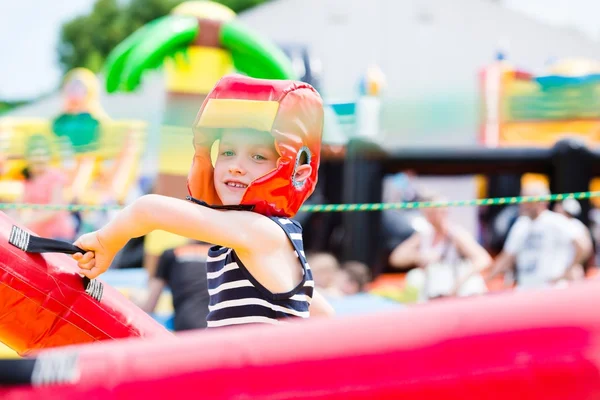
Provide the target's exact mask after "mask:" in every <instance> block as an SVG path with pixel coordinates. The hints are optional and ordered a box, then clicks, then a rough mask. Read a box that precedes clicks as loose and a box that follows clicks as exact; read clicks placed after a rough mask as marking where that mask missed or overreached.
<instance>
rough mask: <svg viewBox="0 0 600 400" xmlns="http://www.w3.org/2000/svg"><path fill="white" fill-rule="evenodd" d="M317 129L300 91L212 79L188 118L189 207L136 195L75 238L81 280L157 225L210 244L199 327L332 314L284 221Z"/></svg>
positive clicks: (305, 185)
mask: <svg viewBox="0 0 600 400" xmlns="http://www.w3.org/2000/svg"><path fill="white" fill-rule="evenodd" d="M322 130H323V104H322V100H321V98H320V96H319V94H318V93H317V92H316V91H315V90H314V89H313V88H312V87H311V86H310V85H308V84H304V83H301V82H291V81H280V80H259V79H252V78H247V77H242V76H237V75H234V76H226V77H224V78H222V79H221V80H220V81H219V82H218V83H217V85H216V86H215V87H214V88H213V90H212V91H211V93H209V95H208V96H207V98H206V100H205V101H204V103H203V105H202V107H201V109H200V111H199V113H198V116H197V118H196V121H195V122H194V147H195V156H194V161H193V164H192V168H191V170H190V173H189V175H188V191H189V193H190V197H188V200H190V201H184V200H179V199H175V198H171V197H164V196H158V195H147V196H143V197H141V198H139V199H138V200H136V201H135V202H134V203H133V204H131V205H130V206H128V207H126V208H125V209H123V210H122V211H121V212H119V213H118V215H117V216H116V217H115V218H114V219H113V220H112V221H111V222H109V223H108V224H107V225H106V226H105V227H103V228H102V229H100V230H98V231H96V232H92V233H90V234H86V235H83V236H82V237H81V238H79V240H77V241H76V242H75V244H76V245H77V246H79V247H81V248H82V249H85V250H86V253H85V254H81V253H78V254H75V255H74V256H73V257H74V258H75V259H76V260H77V261H78V265H79V267H80V268H81V274H82V275H85V276H87V277H89V278H90V279H93V278H95V277H97V276H98V275H100V274H101V273H103V272H104V271H106V270H107V269H108V267H109V266H110V263H111V261H112V259H113V258H114V256H115V254H116V253H117V251H119V249H121V248H122V247H123V246H124V245H125V243H127V241H128V240H130V239H131V238H134V237H139V236H142V235H146V234H148V233H149V232H151V231H153V230H155V229H160V230H164V231H167V232H171V233H174V234H178V235H181V236H185V237H188V238H190V239H195V240H199V241H203V242H207V243H214V244H216V246H214V247H212V248H211V249H210V251H209V255H208V256H209V257H208V260H207V280H208V289H209V295H210V305H209V315H208V318H207V321H208V327H209V328H210V327H218V326H227V325H238V324H248V323H270V324H277V323H279V322H281V321H282V320H283V319H286V318H291V317H301V318H307V317H309V315H310V316H314V315H332V313H333V310H332V308H331V306H330V305H329V304H328V303H327V302H326V300H324V298H323V297H322V296H320V295H319V294H318V293H317V292H316V291H315V290H314V282H313V279H312V274H311V271H310V268H309V266H308V264H307V263H306V258H305V256H304V251H303V245H302V227H301V226H300V225H299V224H298V223H297V222H295V221H292V220H290V219H288V218H289V217H293V216H294V215H295V214H296V213H297V212H298V210H299V208H300V207H301V206H302V204H303V203H304V201H305V200H306V199H307V198H308V196H310V194H311V193H312V192H313V190H314V188H315V185H316V183H317V172H318V168H319V156H320V148H321V136H322ZM217 150H218V151H217ZM215 155H216V157H215ZM215 158H216V159H215ZM309 307H310V310H309Z"/></svg>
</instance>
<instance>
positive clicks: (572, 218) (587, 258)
mask: <svg viewBox="0 0 600 400" xmlns="http://www.w3.org/2000/svg"><path fill="white" fill-rule="evenodd" d="M554 211H555V212H557V213H559V214H562V215H564V216H565V217H567V219H568V220H569V222H570V223H571V224H572V225H573V229H575V231H576V232H578V235H577V237H578V240H579V243H580V245H581V247H582V250H583V253H582V254H581V258H580V259H579V260H578V263H579V264H580V265H581V266H583V269H586V267H591V266H593V265H594V264H595V259H594V258H595V257H594V255H595V254H594V253H595V251H594V240H593V238H592V233H591V231H590V230H589V229H588V228H587V226H585V224H584V223H583V222H581V221H580V220H579V219H578V217H579V216H580V215H581V204H579V201H577V200H576V199H565V200H563V201H562V202H559V203H556V205H555V207H554ZM572 251H573V253H575V248H572ZM573 273H574V275H573V276H572V278H574V279H576V278H581V277H582V276H581V275H582V274H584V271H583V270H582V269H580V268H577V269H575V270H574V271H573Z"/></svg>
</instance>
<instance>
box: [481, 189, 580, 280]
mask: <svg viewBox="0 0 600 400" xmlns="http://www.w3.org/2000/svg"><path fill="white" fill-rule="evenodd" d="M549 194H550V192H549V191H548V188H547V187H546V186H545V185H542V184H540V183H533V184H529V185H527V186H525V187H524V188H523V190H522V193H521V195H522V196H545V195H549ZM520 208H521V215H520V217H519V218H518V219H517V221H516V222H515V224H514V225H513V226H512V228H511V229H510V231H509V233H508V237H507V238H506V242H505V244H504V248H503V250H502V252H501V253H500V254H499V256H498V257H497V258H496V261H495V263H494V266H493V267H492V271H491V272H490V274H489V276H488V278H487V280H490V279H492V278H493V277H494V276H496V275H497V274H498V273H500V272H505V271H507V270H509V269H511V268H512V267H515V269H516V279H517V287H519V288H523V289H527V288H535V287H544V286H550V285H553V284H555V283H558V282H560V281H563V280H567V279H570V277H571V276H572V273H573V271H574V270H577V269H580V268H581V265H580V264H579V262H580V260H581V259H582V257H583V254H584V249H583V247H582V245H581V242H580V241H579V240H578V238H579V233H578V231H577V229H576V228H575V226H574V225H573V224H572V223H570V222H569V220H568V219H567V218H566V217H565V216H564V215H561V214H559V213H555V212H553V211H550V210H548V203H547V202H533V203H522V204H521V207H520Z"/></svg>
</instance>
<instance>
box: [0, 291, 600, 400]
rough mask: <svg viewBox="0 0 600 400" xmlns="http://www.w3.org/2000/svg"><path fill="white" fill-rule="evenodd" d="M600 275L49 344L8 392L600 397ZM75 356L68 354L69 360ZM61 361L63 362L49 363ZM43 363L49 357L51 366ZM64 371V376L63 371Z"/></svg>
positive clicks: (28, 395)
mask: <svg viewBox="0 0 600 400" xmlns="http://www.w3.org/2000/svg"><path fill="white" fill-rule="evenodd" d="M599 301H600V282H588V283H583V284H578V285H576V286H573V287H571V288H568V289H552V290H550V289H548V290H541V291H534V292H528V293H525V292H521V293H507V294H499V295H493V296H486V297H482V298H478V299H457V300H449V301H444V302H440V303H438V304H435V303H434V304H428V305H423V306H415V307H411V308H409V309H403V310H398V311H395V312H386V313H376V314H372V315H367V316H356V317H351V318H348V317H346V318H334V319H329V320H308V321H302V322H295V323H292V324H288V325H281V326H275V327H273V326H252V327H249V326H248V327H235V328H225V329H216V330H213V331H211V330H209V331H205V332H204V331H203V332H193V333H187V334H182V335H181V336H179V337H178V340H176V341H167V342H164V343H163V342H161V341H160V340H155V339H149V340H135V339H125V340H122V341H114V342H110V343H99V344H97V345H94V346H74V347H70V348H66V349H56V350H49V351H45V352H43V353H42V355H45V356H46V357H48V359H47V360H46V361H45V362H44V364H40V368H39V370H44V369H45V370H46V376H44V374H41V375H38V376H37V378H36V380H35V381H36V382H40V383H41V382H45V381H46V382H49V381H52V382H57V381H61V380H67V381H68V383H63V384H48V385H41V386H40V385H38V386H36V387H18V388H15V389H12V390H4V391H0V397H1V398H2V399H11V398H15V399H21V400H27V399H42V398H50V399H51V398H57V399H63V398H65V399H66V398H68V399H85V400H89V399H93V398H102V399H117V398H119V399H126V398H136V397H137V398H141V399H145V400H148V399H159V398H172V399H188V398H207V399H241V398H248V399H266V398H269V399H296V398H302V399H340V400H341V399H344V400H348V399H419V400H424V399H456V400H459V399H460V400H464V399H477V400H479V399H492V400H495V399H498V400H499V399H545V400H554V399H556V400H558V399H560V400H564V399H597V398H600V369H599V366H600V313H598V312H597V311H596V304H598V302H599ZM69 357H73V358H72V359H71V361H70V362H69V363H65V362H64V360H68V358H69ZM61 359H62V360H63V362H62V365H63V367H62V368H61V371H60V373H56V371H55V372H54V373H49V371H50V372H52V368H51V366H52V365H53V363H54V365H58V364H60V363H61ZM43 365H46V367H45V368H44V367H43ZM60 375H62V376H60Z"/></svg>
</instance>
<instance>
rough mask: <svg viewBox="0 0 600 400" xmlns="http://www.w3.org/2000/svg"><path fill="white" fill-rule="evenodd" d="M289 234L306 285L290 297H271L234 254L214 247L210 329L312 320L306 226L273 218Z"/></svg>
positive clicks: (210, 270)
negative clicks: (304, 231)
mask: <svg viewBox="0 0 600 400" xmlns="http://www.w3.org/2000/svg"><path fill="white" fill-rule="evenodd" d="M270 219H272V220H273V221H275V222H276V223H277V224H278V225H279V226H280V227H281V228H282V229H283V230H284V231H285V233H286V235H287V237H288V238H289V239H290V241H291V242H292V245H293V247H294V249H295V251H296V255H297V257H298V259H299V262H300V264H301V265H302V270H303V278H302V281H301V282H300V283H299V284H298V286H296V287H295V288H294V289H293V290H292V291H290V292H287V293H276V294H274V293H271V292H270V291H269V290H268V289H266V288H265V287H264V286H262V285H261V284H260V283H258V281H257V280H256V279H254V277H253V276H252V275H251V274H250V272H249V271H248V269H246V267H245V266H244V264H243V263H242V261H241V260H240V259H239V258H238V256H237V254H236V253H235V251H234V250H232V249H230V248H227V247H223V246H213V247H211V248H210V250H209V251H208V259H207V264H206V267H207V278H208V279H207V281H208V294H209V295H210V303H209V306H208V311H209V313H208V317H207V322H208V327H209V328H214V327H221V326H228V325H239V324H255V323H268V324H278V323H280V322H281V320H284V319H287V318H308V317H309V306H310V302H311V300H312V295H313V290H314V281H313V277H312V273H311V271H310V267H309V266H308V263H307V262H306V257H305V255H304V245H303V243H302V226H301V225H300V224H299V223H298V222H296V221H293V220H291V219H287V218H276V217H272V218H270Z"/></svg>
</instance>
